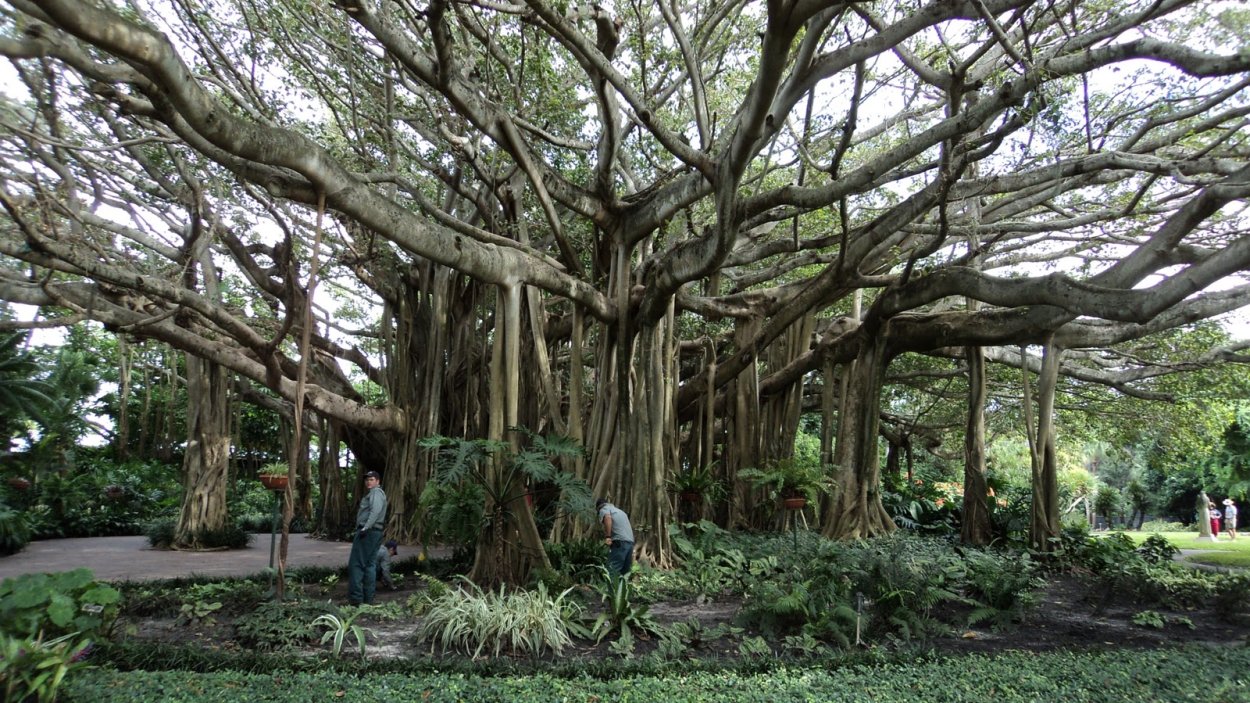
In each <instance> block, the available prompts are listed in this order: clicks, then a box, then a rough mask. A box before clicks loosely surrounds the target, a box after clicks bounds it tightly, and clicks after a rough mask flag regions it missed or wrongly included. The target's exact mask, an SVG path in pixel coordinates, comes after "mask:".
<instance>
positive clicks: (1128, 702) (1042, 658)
mask: <svg viewBox="0 0 1250 703" xmlns="http://www.w3.org/2000/svg"><path fill="white" fill-rule="evenodd" d="M763 661H768V659H767V658H765V659H763ZM262 664H264V666H265V667H269V666H271V664H269V663H267V662H265V663H262ZM314 664H315V665H316V666H317V668H318V670H316V671H304V672H292V673H284V674H283V675H281V676H275V675H274V674H273V672H272V671H271V670H269V669H268V668H265V669H264V670H262V671H260V672H257V673H239V672H234V671H227V672H220V673H212V674H197V673H191V672H186V671H156V672H144V671H121V670H116V669H92V670H88V671H86V672H83V673H82V674H81V675H79V676H76V677H74V678H73V679H71V680H69V681H68V682H66V684H65V687H64V690H65V692H66V694H67V698H68V699H69V700H72V701H93V702H94V703H121V702H122V701H126V702H127V703H128V702H130V701H137V700H145V701H146V700H161V701H163V702H164V703H234V701H237V700H238V696H239V692H240V691H247V695H248V696H249V697H251V698H253V699H255V700H265V701H272V702H273V703H303V702H304V701H309V700H343V701H348V702H353V701H362V702H363V701H372V700H376V698H377V695H378V691H386V692H387V695H388V696H389V697H390V698H392V699H394V700H420V701H427V702H428V703H442V702H447V703H451V702H453V701H463V700H507V701H519V702H523V703H545V702H547V701H552V702H555V701H565V700H596V699H597V700H604V701H608V700H624V699H627V698H628V699H638V700H655V701H672V702H674V703H677V702H679V701H681V702H685V701H690V702H693V701H700V702H705V703H745V702H746V701H755V700H773V701H782V700H821V701H828V702H829V703H852V702H856V701H864V700H881V701H887V700H888V701H896V702H897V703H921V702H923V703H959V702H964V701H990V700H992V701H995V703H1032V702H1034V701H1039V700H1055V701H1060V700H1062V701H1091V700H1098V701H1100V702H1101V703H1137V702H1138V701H1144V700H1154V701H1162V700H1167V701H1205V700H1228V701H1234V700H1241V699H1243V698H1244V694H1245V693H1246V691H1247V688H1246V684H1245V683H1244V681H1242V680H1241V679H1240V678H1239V677H1238V676H1237V675H1236V674H1235V673H1232V672H1238V671H1243V670H1245V669H1247V668H1250V650H1248V649H1246V648H1243V647H1217V648H1211V647H1186V648H1179V649H1164V650H1158V651H1133V650H1125V651H1112V652H1046V653H1033V652H1009V653H1005V654H1000V655H996V656H969V657H959V658H954V659H921V660H916V659H914V658H912V660H910V661H899V662H897V663H894V664H892V665H891V666H846V667H827V668H823V667H822V668H815V669H810V668H801V667H793V666H789V667H784V668H770V669H769V670H767V671H764V672H754V673H737V672H724V671H707V672H695V673H688V674H684V675H676V676H674V675H638V676H630V677H615V676H598V677H595V676H585V675H581V676H567V677H566V676H555V675H551V674H531V675H521V674H514V675H508V676H475V675H471V674H470V673H469V672H456V673H428V674H413V675H404V674H398V673H382V672H379V673H373V674H371V675H370V676H368V677H361V676H359V675H358V674H357V673H354V672H340V671H334V670H325V667H324V665H323V664H321V663H317V662H314ZM1056 671H1062V672H1064V675H1063V676H1061V677H1060V676H1055V672H1056ZM1144 672H1149V674H1148V675H1144ZM765 692H766V693H765Z"/></svg>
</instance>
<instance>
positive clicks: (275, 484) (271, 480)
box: [260, 474, 291, 491]
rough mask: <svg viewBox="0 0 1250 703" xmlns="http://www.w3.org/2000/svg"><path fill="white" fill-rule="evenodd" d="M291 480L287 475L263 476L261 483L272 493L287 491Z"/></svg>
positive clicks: (261, 476)
mask: <svg viewBox="0 0 1250 703" xmlns="http://www.w3.org/2000/svg"><path fill="white" fill-rule="evenodd" d="M290 478H291V477H290V476H288V475H286V474H261V475H260V483H261V485H263V486H264V487H265V488H268V489H269V490H271V491H285V490H286V484H287V481H289V480H290Z"/></svg>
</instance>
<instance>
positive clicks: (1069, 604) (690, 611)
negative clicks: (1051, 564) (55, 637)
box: [128, 576, 1250, 659]
mask: <svg viewBox="0 0 1250 703" xmlns="http://www.w3.org/2000/svg"><path fill="white" fill-rule="evenodd" d="M409 585H410V586H409V587H401V588H400V589H399V590H396V591H385V590H381V591H379V592H378V595H377V602H378V603H388V602H393V601H398V602H405V601H406V600H407V599H408V598H409V597H411V596H413V595H414V594H416V593H418V592H419V590H418V587H417V586H416V584H415V583H414V582H413V580H412V579H410V580H409ZM1039 595H1040V599H1039V602H1038V604H1037V606H1036V607H1034V608H1033V609H1032V610H1031V611H1030V612H1029V613H1028V615H1027V617H1026V618H1025V620H1024V621H1023V622H1021V623H1018V624H1016V625H1014V626H1011V627H1008V628H1004V629H1001V630H996V629H994V628H992V627H990V626H988V624H987V625H984V626H976V627H971V628H969V627H962V626H960V625H959V623H962V622H966V616H967V613H966V612H959V611H958V610H953V611H951V612H946V613H935V615H937V616H938V617H939V619H941V620H942V621H943V622H951V623H956V624H954V625H951V626H950V627H949V628H947V629H946V631H945V632H944V633H943V634H939V635H937V636H935V637H933V638H931V639H928V640H926V641H925V642H924V643H923V646H924V647H926V648H928V649H931V650H933V651H934V652H937V653H945V654H952V655H957V654H972V653H1000V652H1003V651H1007V650H1025V651H1047V650H1063V649H1091V648H1095V649H1100V648H1115V647H1120V648H1134V649H1139V648H1146V649H1149V648H1156V647H1164V646H1173V645H1179V644H1184V643H1193V642H1202V643H1209V644H1225V643H1231V642H1238V643H1243V642H1246V641H1247V640H1248V639H1250V618H1247V617H1245V616H1241V617H1237V618H1234V619H1223V618H1220V617H1218V616H1216V615H1215V614H1214V613H1212V612H1210V611H1207V610H1193V611H1170V610H1165V609H1160V608H1157V607H1156V608H1150V609H1149V610H1152V611H1153V612H1155V613H1157V614H1158V615H1159V619H1160V620H1161V621H1162V627H1160V628H1156V627H1150V626H1145V625H1140V624H1135V623H1134V622H1133V618H1134V616H1136V615H1138V614H1139V613H1140V612H1142V611H1143V610H1147V608H1144V607H1139V606H1136V605H1134V604H1132V603H1124V602H1115V601H1114V600H1113V601H1111V602H1107V600H1106V599H1105V598H1104V597H1103V594H1099V593H1091V591H1090V587H1089V585H1088V583H1087V582H1086V581H1085V580H1083V579H1081V578H1079V577H1074V576H1058V577H1052V578H1051V579H1050V581H1049V583H1048V585H1047V586H1046V587H1045V588H1044V589H1043V590H1042V591H1041V592H1040V593H1039ZM306 596H308V597H312V598H317V599H322V600H330V601H333V602H334V603H338V604H342V603H345V602H346V591H345V584H342V583H339V584H337V585H335V586H334V587H332V588H329V589H321V588H318V587H310V588H309V589H308V592H307V593H306ZM594 605H595V602H594V601H593V600H592V601H591V602H590V603H589V604H588V607H589V608H591V609H593V607H594ZM739 605H740V604H739V602H738V601H737V600H733V599H726V600H719V601H712V602H706V603H698V602H693V601H690V602H660V603H654V604H651V606H650V612H651V615H652V616H653V617H654V618H655V620H656V621H657V622H659V623H661V624H663V625H670V624H672V623H676V622H685V621H688V620H690V619H691V618H697V619H698V620H699V621H700V622H701V623H702V624H703V625H704V626H705V627H707V628H711V627H715V626H716V625H718V624H720V623H728V624H733V621H734V617H735V615H736V614H737V612H738V609H739ZM362 620H365V618H362ZM363 624H366V625H367V626H368V627H369V628H370V629H371V630H372V633H373V636H372V637H370V638H369V648H368V652H369V656H370V658H378V657H416V656H425V655H428V654H429V650H428V645H419V644H417V643H415V642H414V641H413V632H414V631H415V629H416V621H374V622H364V623H363ZM128 625H129V626H130V627H129V628H128V629H129V630H130V631H131V632H132V633H133V634H132V635H131V636H133V637H135V638H139V639H149V640H155V641H161V642H168V643H179V644H196V645H199V646H209V647H222V648H226V649H233V648H236V647H237V645H236V644H235V643H233V626H232V623H231V619H230V618H228V617H222V618H216V622H215V623H213V624H203V625H194V626H186V625H178V624H176V623H175V622H174V620H173V619H172V618H165V619H151V618H145V619H138V620H133V621H131V622H130V623H128ZM744 634H746V635H751V634H754V633H751V632H746V633H744ZM611 639H612V638H607V639H605V640H604V641H603V642H601V643H599V644H595V643H594V642H591V641H584V640H581V641H576V642H575V645H574V647H573V648H572V649H571V650H566V651H565V653H564V657H565V658H567V657H582V658H588V659H595V658H602V657H607V656H615V655H613V654H611V653H610V650H609V646H610V642H611ZM740 640H741V636H739V637H737V638H733V637H726V638H723V639H721V640H719V641H715V642H711V643H708V644H707V645H706V646H704V647H702V648H701V649H700V650H698V651H697V652H692V653H691V655H693V656H702V657H716V658H721V659H724V658H726V657H728V658H733V657H736V656H738V644H739V642H740ZM655 645H656V641H655V640H654V639H650V640H647V639H640V640H639V641H638V642H637V646H636V649H635V652H636V653H637V654H639V655H641V654H645V653H646V652H648V651H650V650H651V649H654V648H655ZM878 646H888V645H878ZM323 649H324V646H317V645H310V646H309V647H308V648H307V649H306V653H308V654H312V653H314V652H315V651H318V650H323Z"/></svg>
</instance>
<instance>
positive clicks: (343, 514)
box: [316, 418, 356, 539]
mask: <svg viewBox="0 0 1250 703" xmlns="http://www.w3.org/2000/svg"><path fill="white" fill-rule="evenodd" d="M320 424H321V431H320V432H319V433H318V435H319V437H320V445H321V446H320V451H319V452H318V456H317V479H318V481H319V482H320V486H321V515H320V517H319V520H318V522H317V526H316V532H317V533H318V534H320V535H322V536H324V537H332V538H334V539H342V538H343V537H344V536H346V535H348V534H350V533H351V531H352V527H354V525H353V524H352V521H353V520H354V519H355V518H356V515H355V511H353V510H352V506H351V505H350V504H349V503H348V501H347V487H346V486H345V485H344V482H343V472H342V470H341V469H340V468H339V423H338V422H337V421H335V420H330V419H327V418H320Z"/></svg>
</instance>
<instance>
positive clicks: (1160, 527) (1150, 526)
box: [1137, 520, 1191, 532]
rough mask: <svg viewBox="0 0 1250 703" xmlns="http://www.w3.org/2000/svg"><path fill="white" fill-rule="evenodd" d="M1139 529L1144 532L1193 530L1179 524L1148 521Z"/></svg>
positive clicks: (1165, 521) (1164, 521)
mask: <svg viewBox="0 0 1250 703" xmlns="http://www.w3.org/2000/svg"><path fill="white" fill-rule="evenodd" d="M1137 529H1138V530H1140V531H1142V532H1186V531H1189V530H1190V529H1191V528H1187V527H1185V526H1184V525H1182V524H1181V523H1179V522H1168V521H1167V520H1147V521H1146V522H1143V523H1142V524H1141V527H1139V528H1137Z"/></svg>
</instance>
